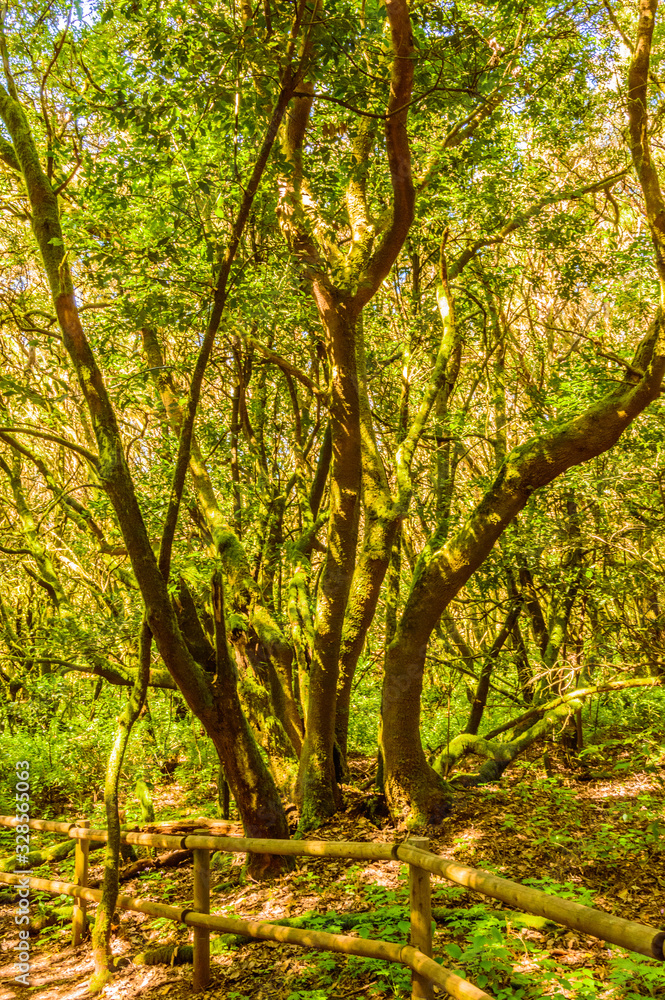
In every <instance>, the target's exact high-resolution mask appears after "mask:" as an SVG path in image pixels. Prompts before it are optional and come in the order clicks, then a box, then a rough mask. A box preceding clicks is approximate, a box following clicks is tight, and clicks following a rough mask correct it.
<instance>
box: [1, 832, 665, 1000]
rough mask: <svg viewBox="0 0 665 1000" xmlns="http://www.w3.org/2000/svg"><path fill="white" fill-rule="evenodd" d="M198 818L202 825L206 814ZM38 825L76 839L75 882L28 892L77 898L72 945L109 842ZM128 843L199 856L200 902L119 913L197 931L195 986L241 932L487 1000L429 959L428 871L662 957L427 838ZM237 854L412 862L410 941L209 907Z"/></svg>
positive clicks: (656, 944)
mask: <svg viewBox="0 0 665 1000" xmlns="http://www.w3.org/2000/svg"><path fill="white" fill-rule="evenodd" d="M22 822H23V821H22V820H21V819H20V818H18V817H14V816H0V826H5V827H16V826H19V825H21V824H22ZM196 822H197V823H199V822H200V823H201V824H204V823H206V820H205V819H202V820H197V821H196ZM28 825H29V827H30V829H32V830H40V831H43V832H50V833H61V834H64V835H65V836H66V837H70V838H72V839H75V840H76V854H75V869H74V870H75V875H74V878H75V882H74V883H69V882H56V881H53V880H51V879H41V878H34V877H30V878H29V879H28V884H29V885H30V887H31V888H33V889H36V890H38V891H42V892H51V893H54V894H64V895H68V896H72V897H74V898H75V900H76V904H75V908H74V917H73V930H72V934H73V941H74V943H75V944H78V943H79V942H80V940H81V936H82V932H83V928H84V926H85V907H86V903H87V902H98V901H99V899H100V898H101V892H100V891H99V890H97V889H91V888H89V887H88V886H87V873H88V849H89V844H90V841H91V840H96V841H105V840H107V839H108V834H107V832H106V830H92V829H91V828H90V822H89V820H77V821H76V823H59V822H55V821H51V820H39V819H31V820H29V821H28ZM122 841H123V843H125V844H135V845H141V846H146V847H162V848H170V849H175V850H177V849H179V848H181V849H182V848H187V849H191V850H192V851H193V855H194V898H193V903H192V906H191V907H185V908H181V907H177V906H167V905H165V904H163V903H153V902H150V901H149V900H142V899H135V898H133V897H131V896H123V895H120V896H119V897H118V902H117V906H118V908H119V909H124V910H133V911H135V912H137V913H147V914H149V915H151V916H155V917H166V918H168V919H169V920H174V921H178V922H181V923H184V924H187V925H189V926H191V927H192V928H193V930H194V975H193V985H194V989H195V990H196V991H197V992H199V991H202V990H204V989H205V988H206V987H207V985H208V984H209V982H210V931H211V930H215V931H221V932H224V933H232V934H241V935H245V936H247V937H252V938H258V939H260V940H264V941H283V942H285V943H288V944H298V945H301V946H304V947H309V948H317V949H319V950H322V951H336V952H341V953H344V954H348V955H361V956H363V957H365V958H379V959H384V960H386V961H388V962H399V963H401V964H402V965H406V966H407V967H408V968H410V969H411V971H412V998H413V1000H432V998H433V995H434V994H433V985H436V986H440V987H442V988H443V989H444V990H446V992H447V993H448V994H450V996H453V997H455V998H457V1000H491V998H490V997H489V996H488V994H487V993H484V992H483V991H482V990H480V989H478V987H476V986H474V985H473V984H472V983H469V982H467V981H466V980H465V979H461V978H460V977H459V976H457V975H456V974H455V973H454V972H451V971H450V970H448V969H445V968H444V967H443V966H441V965H439V964H438V962H435V961H434V960H433V959H432V957H431V956H432V932H431V926H432V919H431V906H430V879H429V876H430V875H437V876H439V877H443V878H445V879H447V880H448V881H450V882H455V883H456V884H457V885H461V886H465V887H466V888H468V889H472V890H474V891H475V892H480V893H482V894H484V895H486V896H490V897H491V898H493V899H498V900H501V901H502V902H504V903H508V904H509V905H510V906H511V907H512V908H514V909H521V910H525V911H526V912H528V913H534V914H537V915H538V916H542V917H547V918H548V919H550V920H553V921H555V922H556V923H558V924H562V925H563V926H565V927H570V928H572V929H573V930H577V931H581V932H582V933H584V934H591V935H593V936H594V937H598V938H601V939H602V940H604V941H608V942H610V943H611V944H616V945H619V946H620V947H622V948H626V949H628V950H629V951H635V952H638V953H639V954H641V955H646V956H648V957H649V958H655V959H658V960H660V961H663V960H664V958H665V956H664V955H663V947H664V945H665V932H664V931H661V930H659V929H658V928H655V927H649V926H647V925H645V924H640V923H637V922H636V921H633V920H625V919H624V918H623V917H617V916H614V915H613V914H611V913H605V912H603V911H602V910H597V909H595V908H593V907H590V906H582V905H581V904H580V903H574V902H572V901H571V900H568V899H561V898H560V897H558V896H552V895H549V893H545V892H543V891H542V890H540V889H533V888H530V887H528V886H524V885H520V883H518V882H512V881H510V880H509V879H504V878H500V877H498V876H497V875H492V874H490V873H489V872H484V871H481V870H479V869H477V868H469V867H467V866H466V865H459V864H456V863H455V862H454V861H448V860H446V859H445V858H441V857H439V856H438V855H436V854H433V853H431V852H430V851H429V850H427V846H428V841H427V840H425V839H424V838H417V837H412V838H410V840H409V841H407V842H404V843H392V844H391V843H382V844H374V843H352V842H349V843H346V842H335V841H316V840H309V841H307V840H256V839H249V838H245V837H223V836H211V835H209V834H207V833H206V832H205V831H203V832H199V831H196V832H194V833H192V834H187V835H185V836H182V837H180V836H174V835H169V834H154V833H141V832H140V831H133V832H123V834H122ZM211 851H222V852H228V853H234V854H238V853H240V854H245V853H255V854H277V855H291V856H298V857H319V858H323V857H328V858H346V859H349V860H358V861H402V862H405V863H406V864H407V865H408V866H409V886H410V910H411V913H410V916H411V933H410V944H408V945H406V944H405V945H400V944H396V943H393V942H389V941H376V940H367V939H364V938H356V937H351V936H348V935H343V934H329V933H326V932H324V931H310V930H302V929H300V928H295V927H282V926H279V925H277V924H272V923H268V922H265V921H255V920H239V919H237V918H231V917H223V916H220V915H217V914H211V913H210V852H211ZM0 882H4V883H7V884H9V885H17V884H19V883H21V884H25V876H23V875H22V874H21V872H20V871H19V872H15V873H5V872H0Z"/></svg>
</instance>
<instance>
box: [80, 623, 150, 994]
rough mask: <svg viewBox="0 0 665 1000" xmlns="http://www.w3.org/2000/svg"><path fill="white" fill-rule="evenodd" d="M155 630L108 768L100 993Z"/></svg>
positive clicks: (94, 984)
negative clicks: (123, 813)
mask: <svg viewBox="0 0 665 1000" xmlns="http://www.w3.org/2000/svg"><path fill="white" fill-rule="evenodd" d="M151 645H152V633H151V631H150V627H149V626H148V624H147V623H146V622H144V623H143V625H142V626H141V635H140V638H139V643H138V673H137V677H136V682H135V684H134V687H133V688H132V690H131V693H130V696H129V700H128V702H127V705H126V707H125V710H124V712H123V713H122V714H121V715H120V716H119V718H118V731H117V733H116V737H115V740H114V742H113V747H112V748H111V753H110V756H109V760H108V764H107V767H106V781H105V784H104V805H105V807H106V826H107V829H108V841H107V844H106V851H105V855H104V879H103V881H102V898H101V899H100V901H99V905H98V907H97V912H96V914H95V926H94V928H93V932H92V955H93V959H94V963H95V971H94V973H93V976H92V978H91V980H90V990H91V991H92V992H93V993H99V992H101V991H102V990H103V988H104V986H105V985H106V983H107V982H108V980H109V979H110V977H111V972H112V958H111V950H110V945H111V921H112V919H113V912H114V910H115V904H116V900H117V898H118V886H119V877H118V875H119V865H120V814H119V806H118V787H119V783H120V772H121V770H122V763H123V760H124V758H125V751H126V750H127V744H128V743H129V737H130V735H131V731H132V726H133V725H134V723H135V722H136V720H137V719H138V717H139V715H140V712H141V709H142V708H143V705H144V703H145V696H146V692H147V690H148V680H149V678H150V647H151Z"/></svg>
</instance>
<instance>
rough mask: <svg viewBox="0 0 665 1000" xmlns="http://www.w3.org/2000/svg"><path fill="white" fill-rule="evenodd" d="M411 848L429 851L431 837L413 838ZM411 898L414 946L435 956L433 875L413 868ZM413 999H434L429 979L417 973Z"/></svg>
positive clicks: (411, 870) (410, 886)
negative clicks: (433, 946)
mask: <svg viewBox="0 0 665 1000" xmlns="http://www.w3.org/2000/svg"><path fill="white" fill-rule="evenodd" d="M407 843H408V844H409V845H410V846H411V847H420V848H421V849H422V850H423V851H426V850H427V849H428V848H429V840H428V839H427V837H409V839H408V841H407ZM409 896H410V902H411V945H412V947H414V948H417V949H418V950H419V951H422V953H423V955H427V957H428V958H431V957H432V902H431V896H432V894H431V888H430V881H429V872H425V871H423V870H422V868H418V867H417V865H409ZM411 998H412V1000H434V988H433V986H432V983H431V982H430V980H429V979H427V978H426V977H425V976H421V975H419V974H418V973H417V972H414V973H413V974H412V976H411Z"/></svg>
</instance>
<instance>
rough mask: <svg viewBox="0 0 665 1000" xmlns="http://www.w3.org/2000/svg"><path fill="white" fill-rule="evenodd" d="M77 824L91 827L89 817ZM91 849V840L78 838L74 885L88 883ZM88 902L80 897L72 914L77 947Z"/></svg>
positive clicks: (81, 934)
mask: <svg viewBox="0 0 665 1000" xmlns="http://www.w3.org/2000/svg"><path fill="white" fill-rule="evenodd" d="M76 825H77V826H79V827H82V829H84V830H89V829H90V820H89V819H77V820H76ZM89 851H90V841H89V840H77V841H76V847H75V850H74V885H87V884H88V853H89ZM86 905H87V904H86V902H85V900H84V899H79V900H77V901H76V902H75V903H74V913H73V916H72V944H73V945H74V947H75V948H78V946H79V945H80V943H81V939H82V937H83V935H84V934H85V911H86Z"/></svg>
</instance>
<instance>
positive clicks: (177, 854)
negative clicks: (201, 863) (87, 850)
mask: <svg viewBox="0 0 665 1000" xmlns="http://www.w3.org/2000/svg"><path fill="white" fill-rule="evenodd" d="M192 853H193V852H192V851H191V850H187V849H186V848H183V849H182V850H178V851H166V853H165V854H160V855H158V857H156V858H141V859H140V860H139V861H135V862H134V863H133V864H131V865H128V866H127V868H123V870H122V871H121V872H120V881H121V882H128V881H129V879H130V878H134V876H135V875H138V874H139V873H140V872H144V871H147V870H148V869H149V868H177V867H178V866H179V865H182V864H184V863H185V862H186V861H191V858H192Z"/></svg>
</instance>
